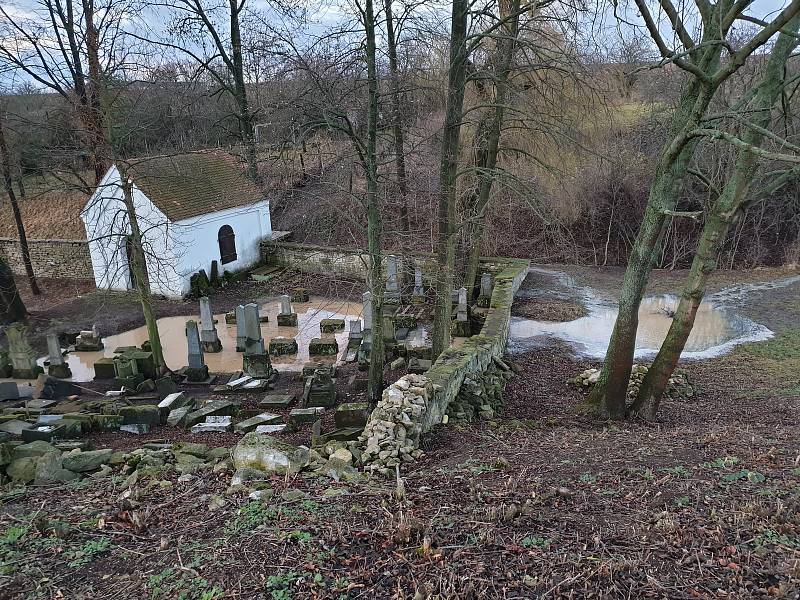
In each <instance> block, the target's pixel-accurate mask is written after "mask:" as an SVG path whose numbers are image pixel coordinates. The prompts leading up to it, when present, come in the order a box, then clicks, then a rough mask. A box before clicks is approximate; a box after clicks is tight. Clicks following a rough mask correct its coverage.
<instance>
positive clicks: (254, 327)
mask: <svg viewBox="0 0 800 600" xmlns="http://www.w3.org/2000/svg"><path fill="white" fill-rule="evenodd" d="M244 334H245V342H244V357H242V370H243V371H244V372H245V373H246V374H247V375H250V377H255V378H256V379H267V378H268V377H270V376H271V375H272V374H273V372H274V370H273V368H272V363H271V362H270V360H269V354H268V353H267V351H266V348H265V347H264V338H263V337H261V319H260V318H259V315H258V304H253V303H250V304H246V305H245V306H244Z"/></svg>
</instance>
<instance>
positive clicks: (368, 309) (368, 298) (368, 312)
mask: <svg viewBox="0 0 800 600" xmlns="http://www.w3.org/2000/svg"><path fill="white" fill-rule="evenodd" d="M361 300H362V302H363V303H364V308H363V311H362V316H363V317H364V330H365V331H370V330H371V329H372V293H370V292H364V293H363V294H362V295H361Z"/></svg>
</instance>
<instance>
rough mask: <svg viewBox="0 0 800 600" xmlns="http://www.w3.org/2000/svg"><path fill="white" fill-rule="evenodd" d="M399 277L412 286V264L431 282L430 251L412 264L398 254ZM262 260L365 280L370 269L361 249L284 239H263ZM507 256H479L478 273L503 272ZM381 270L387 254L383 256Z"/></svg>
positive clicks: (433, 263) (419, 254) (433, 262)
mask: <svg viewBox="0 0 800 600" xmlns="http://www.w3.org/2000/svg"><path fill="white" fill-rule="evenodd" d="M396 256H397V258H398V276H399V278H400V279H401V282H400V283H401V284H403V283H405V284H406V285H409V286H410V285H413V283H414V279H413V276H414V266H415V265H419V266H420V267H421V268H422V280H423V284H424V285H425V286H426V287H428V286H431V285H433V278H434V274H435V272H436V260H435V258H434V256H433V254H430V253H425V252H416V253H414V255H413V257H412V258H411V261H412V262H413V264H409V265H404V264H403V258H402V257H401V256H400V255H399V254H397V255H396ZM261 260H262V261H263V262H264V263H266V264H267V265H272V266H276V267H291V268H293V269H298V270H299V271H302V272H303V273H325V274H327V275H334V276H339V277H345V278H348V279H360V280H362V281H366V274H367V272H368V271H369V254H367V253H366V252H365V251H364V250H360V249H350V248H339V247H333V246H317V245H314V244H303V243H299V242H284V241H280V240H278V241H275V240H272V239H265V240H262V242H261ZM508 261H509V259H504V258H488V257H487V258H481V269H480V270H481V272H482V271H489V272H490V273H492V274H493V275H494V274H496V273H498V272H500V271H502V270H503V269H504V268H505V267H506V265H507V264H508ZM383 264H384V269H385V268H386V256H384V263H383ZM404 273H405V274H407V277H408V281H406V282H403V281H402V278H403V274H404Z"/></svg>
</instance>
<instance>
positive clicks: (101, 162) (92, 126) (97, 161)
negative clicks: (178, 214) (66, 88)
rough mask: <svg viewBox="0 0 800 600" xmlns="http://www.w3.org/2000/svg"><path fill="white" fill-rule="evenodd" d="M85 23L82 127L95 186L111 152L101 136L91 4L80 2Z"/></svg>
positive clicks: (99, 81) (85, 0) (95, 33)
mask: <svg viewBox="0 0 800 600" xmlns="http://www.w3.org/2000/svg"><path fill="white" fill-rule="evenodd" d="M82 2H83V18H84V22H85V29H86V31H85V38H86V39H85V43H86V59H87V60H86V62H87V64H88V67H89V81H88V85H87V86H86V88H85V94H86V100H85V110H86V116H85V123H86V128H87V130H88V131H87V134H88V136H89V140H90V143H89V146H90V154H91V156H92V167H93V169H94V178H95V183H99V182H100V180H101V179H102V178H103V176H104V175H105V174H106V170H107V169H108V164H109V161H110V160H111V150H110V148H109V147H108V138H107V136H106V132H105V117H104V114H103V107H102V99H101V97H100V94H101V86H102V84H103V82H102V78H103V72H102V69H101V67H100V36H99V34H98V31H97V27H96V26H95V24H94V0H82Z"/></svg>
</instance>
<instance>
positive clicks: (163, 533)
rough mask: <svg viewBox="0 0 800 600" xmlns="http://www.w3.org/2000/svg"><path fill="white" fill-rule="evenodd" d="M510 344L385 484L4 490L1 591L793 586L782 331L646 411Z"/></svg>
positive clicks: (799, 534) (635, 590) (792, 469)
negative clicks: (602, 397)
mask: <svg viewBox="0 0 800 600" xmlns="http://www.w3.org/2000/svg"><path fill="white" fill-rule="evenodd" d="M511 360H513V361H515V363H516V365H517V366H518V367H519V370H520V373H519V374H518V376H517V377H515V378H514V379H512V381H511V382H510V384H509V386H508V387H507V390H506V394H505V402H506V404H505V407H504V410H503V411H502V412H501V414H500V415H499V416H498V418H497V419H496V420H495V421H490V422H485V421H483V422H474V423H469V424H451V425H448V426H444V427H441V428H439V429H438V430H437V431H435V432H434V433H433V434H431V435H430V436H429V437H428V438H427V439H426V440H425V445H424V449H425V451H426V455H425V456H424V457H423V459H421V460H420V461H418V462H416V463H414V464H413V466H412V468H411V469H410V470H409V471H408V472H407V473H404V476H403V478H404V486H403V487H404V493H403V494H401V495H400V497H398V494H397V485H396V483H395V482H394V480H380V479H378V480H372V481H362V482H359V483H353V484H350V485H347V484H344V483H336V482H333V481H331V480H328V479H323V478H318V477H314V476H310V475H300V476H296V477H293V478H274V479H273V480H271V481H270V482H269V487H270V489H271V490H272V492H273V495H272V497H271V498H269V499H267V500H250V499H248V498H247V494H246V493H243V492H238V493H233V494H230V495H226V494H225V490H226V489H227V488H228V486H229V483H230V478H231V472H230V471H226V472H219V473H213V474H212V473H205V474H201V475H198V476H196V477H193V478H191V479H189V480H185V479H184V480H182V481H178V478H177V474H175V473H172V472H167V473H164V474H162V475H160V476H158V477H155V478H153V479H144V480H140V481H139V482H138V483H136V484H135V485H134V486H133V487H132V488H129V487H128V486H126V485H125V475H124V474H117V475H115V476H112V477H106V478H103V479H97V480H95V479H85V480H83V481H81V482H79V483H74V484H69V485H66V486H61V487H53V488H27V489H6V490H5V492H4V494H3V495H2V496H0V536H2V537H0V560H2V564H1V565H0V597H9V598H93V599H101V598H119V597H125V598H143V599H144V598H150V599H162V598H163V599H167V598H187V599H188V598H196V599H200V598H203V599H211V598H270V599H287V598H294V599H300V598H303V599H305V598H337V599H339V598H409V599H410V598H426V597H436V598H448V599H449V598H470V599H482V598H506V599H511V598H571V599H573V598H671V599H672V598H686V599H692V598H695V599H696V598H700V599H709V600H711V599H719V598H736V599H750V598H798V597H800V438H799V437H798V435H797V431H798V425H797V424H798V415H799V414H800V380H798V373H800V330H797V329H791V328H785V329H783V330H782V331H780V332H779V334H778V335H777V336H776V337H775V338H774V339H773V340H770V341H768V342H765V343H761V344H754V345H750V346H742V347H739V348H738V349H736V350H735V351H734V352H733V353H731V354H729V355H726V356H723V357H720V358H717V359H713V360H709V361H704V362H698V363H688V364H687V365H685V368H686V369H687V370H688V371H689V373H690V376H691V377H692V379H693V382H694V383H696V384H697V385H698V386H699V388H700V390H701V393H700V395H699V397H698V398H697V399H696V400H695V401H692V402H673V401H670V402H667V403H665V404H664V406H663V410H662V414H661V420H660V421H659V422H658V423H655V424H651V423H638V422H631V423H607V422H596V421H593V420H590V419H588V418H587V417H585V416H582V415H580V414H579V413H577V412H575V410H574V408H575V406H576V405H577V404H578V403H579V401H580V399H581V392H580V391H579V390H576V389H574V388H571V387H569V386H568V385H566V383H565V382H566V380H567V378H569V377H572V376H574V375H575V373H577V372H579V371H580V370H582V369H585V368H587V367H589V366H595V364H596V363H592V362H589V361H585V360H582V359H577V358H575V357H573V356H572V354H571V352H570V351H569V350H568V349H567V348H565V347H563V346H561V345H557V344H549V345H547V346H543V347H540V348H536V349H533V350H531V351H530V352H528V353H526V354H523V355H516V356H514V357H511ZM162 437H163V436H162ZM298 490H299V491H298ZM216 496H219V497H220V498H222V499H224V503H220V502H219V501H218V499H217V498H215V497H216Z"/></svg>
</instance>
